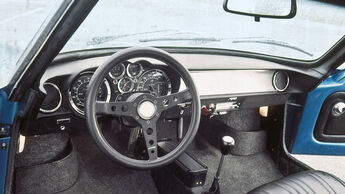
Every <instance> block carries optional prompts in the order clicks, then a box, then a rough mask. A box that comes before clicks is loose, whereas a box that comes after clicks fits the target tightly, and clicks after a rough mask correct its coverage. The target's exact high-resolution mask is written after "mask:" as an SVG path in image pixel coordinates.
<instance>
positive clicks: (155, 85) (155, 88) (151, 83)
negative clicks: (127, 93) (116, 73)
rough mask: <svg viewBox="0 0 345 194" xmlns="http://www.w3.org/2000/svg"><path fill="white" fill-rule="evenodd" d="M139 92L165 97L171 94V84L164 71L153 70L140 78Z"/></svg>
mask: <svg viewBox="0 0 345 194" xmlns="http://www.w3.org/2000/svg"><path fill="white" fill-rule="evenodd" d="M137 91H149V92H150V93H152V94H155V95H156V96H165V95H168V94H170V93H171V82H170V79H169V78H168V76H167V75H166V74H165V73H164V72H163V71H162V70H159V69H152V70H149V71H146V72H144V73H143V75H142V76H141V77H140V79H139V83H138V88H137Z"/></svg>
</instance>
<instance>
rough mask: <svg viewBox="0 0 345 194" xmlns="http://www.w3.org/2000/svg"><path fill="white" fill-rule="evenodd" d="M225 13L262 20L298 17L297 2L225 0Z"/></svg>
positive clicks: (283, 0)
mask: <svg viewBox="0 0 345 194" xmlns="http://www.w3.org/2000/svg"><path fill="white" fill-rule="evenodd" d="M223 8H224V10H225V11H227V12H230V13H234V14H241V15H248V16H253V17H255V21H260V18H281V19H288V18H293V17H295V15H296V11H297V6H296V0H224V4H223Z"/></svg>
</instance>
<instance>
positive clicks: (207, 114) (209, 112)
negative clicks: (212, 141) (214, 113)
mask: <svg viewBox="0 0 345 194" xmlns="http://www.w3.org/2000/svg"><path fill="white" fill-rule="evenodd" d="M202 113H203V114H204V116H210V114H211V111H210V110H208V109H207V107H206V106H203V107H202Z"/></svg>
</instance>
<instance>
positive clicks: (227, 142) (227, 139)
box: [221, 136, 235, 155]
mask: <svg viewBox="0 0 345 194" xmlns="http://www.w3.org/2000/svg"><path fill="white" fill-rule="evenodd" d="M234 145H235V140H234V138H232V137H231V136H224V137H223V138H222V145H221V152H222V154H223V155H228V154H229V153H230V151H231V149H232V148H233V147H234Z"/></svg>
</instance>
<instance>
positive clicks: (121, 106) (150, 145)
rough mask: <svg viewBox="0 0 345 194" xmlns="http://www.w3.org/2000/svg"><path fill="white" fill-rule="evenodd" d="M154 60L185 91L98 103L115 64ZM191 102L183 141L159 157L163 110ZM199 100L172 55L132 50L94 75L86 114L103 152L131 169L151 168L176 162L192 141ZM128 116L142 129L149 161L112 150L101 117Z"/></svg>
mask: <svg viewBox="0 0 345 194" xmlns="http://www.w3.org/2000/svg"><path fill="white" fill-rule="evenodd" d="M140 57H145V58H151V59H155V60H158V61H161V62H163V63H164V64H166V65H168V66H169V67H170V68H171V69H172V70H174V71H175V72H176V73H177V75H179V76H180V78H182V79H183V81H184V83H185V85H186V88H187V89H185V90H183V91H180V92H177V93H172V94H170V95H166V96H160V97H157V96H155V95H153V94H149V93H140V92H138V93H133V94H132V95H130V96H129V97H128V99H127V100H126V101H116V102H101V101H96V99H97V94H98V88H99V86H100V85H101V83H102V82H103V80H104V79H105V77H106V75H107V74H108V72H109V71H110V70H111V68H112V67H114V65H116V64H119V63H121V62H124V61H127V60H130V59H133V58H140ZM185 102H190V103H191V120H190V123H189V127H188V130H187V131H186V132H185V135H184V137H183V139H182V140H181V141H180V142H179V144H178V145H177V146H176V147H175V149H173V150H172V151H171V152H169V153H167V154H166V155H164V156H161V157H159V156H158V148H157V146H158V144H157V130H159V129H157V125H156V124H157V121H158V119H159V118H160V116H161V114H162V112H163V111H165V110H167V109H170V108H172V107H175V106H178V105H179V104H181V103H185ZM200 112H201V110H200V99H199V94H198V91H197V88H196V86H195V84H194V82H193V79H192V77H191V75H190V74H189V72H188V70H187V69H186V68H184V67H183V66H182V65H181V64H180V63H179V62H178V61H177V60H175V59H174V58H173V57H172V56H171V55H170V54H169V53H167V52H165V51H163V50H161V49H158V48H152V47H132V48H128V49H124V50H121V51H118V52H116V53H115V54H114V55H112V56H111V57H110V58H109V59H108V60H107V61H106V62H104V63H103V64H102V65H101V66H99V67H98V69H97V70H96V72H95V73H94V75H93V76H92V78H91V80H90V83H89V87H88V91H87V93H86V106H85V113H86V114H85V115H86V121H87V126H88V128H89V130H90V132H91V135H92V137H93V139H94V140H95V141H96V143H97V145H98V146H99V147H100V149H101V150H102V151H103V152H104V153H106V154H107V155H108V156H109V157H110V158H112V159H114V160H115V161H117V162H119V163H120V164H122V165H125V166H127V167H130V168H135V169H151V168H156V167H160V166H164V165H166V164H169V163H170V162H172V161H174V160H175V159H176V158H177V157H178V156H179V155H180V154H182V153H183V152H184V151H185V150H186V148H187V147H188V145H189V144H190V143H191V142H192V141H193V139H194V137H195V135H196V133H197V130H198V127H199V122H200ZM101 115H108V116H116V117H121V116H126V117H131V118H133V119H134V120H136V122H137V123H138V124H139V125H140V126H141V128H142V133H143V136H144V139H145V145H146V149H147V153H148V160H139V159H133V158H130V157H127V156H125V155H123V154H121V153H120V152H118V151H117V150H116V149H114V147H112V146H111V145H110V144H109V143H108V142H107V140H106V138H105V137H104V135H103V133H102V131H101V129H100V125H99V121H98V119H97V118H98V117H99V116H101Z"/></svg>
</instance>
